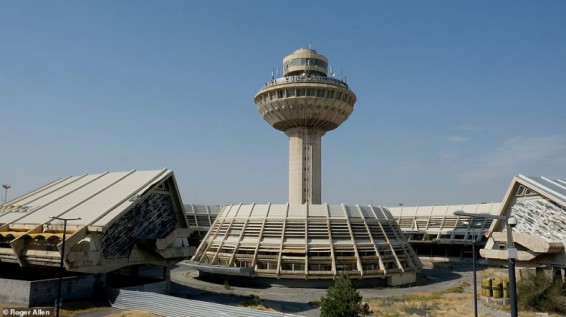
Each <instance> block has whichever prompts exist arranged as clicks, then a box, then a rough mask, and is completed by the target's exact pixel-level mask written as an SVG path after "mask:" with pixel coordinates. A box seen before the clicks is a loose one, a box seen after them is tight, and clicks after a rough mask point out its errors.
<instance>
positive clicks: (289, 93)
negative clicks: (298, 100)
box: [287, 89, 295, 97]
mask: <svg viewBox="0 0 566 317" xmlns="http://www.w3.org/2000/svg"><path fill="white" fill-rule="evenodd" d="M287 97H295V89H287Z"/></svg>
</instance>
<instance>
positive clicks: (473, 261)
mask: <svg viewBox="0 0 566 317" xmlns="http://www.w3.org/2000/svg"><path fill="white" fill-rule="evenodd" d="M472 230H473V231H472V239H473V240H472V271H473V272H474V317H478V281H477V277H476V272H477V270H476V262H477V259H476V231H475V223H474V221H472Z"/></svg>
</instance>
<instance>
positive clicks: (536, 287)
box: [517, 272, 566, 314]
mask: <svg viewBox="0 0 566 317" xmlns="http://www.w3.org/2000/svg"><path fill="white" fill-rule="evenodd" d="M517 302H518V304H519V307H521V309H525V310H534V311H541V312H548V313H559V314H565V313H566V285H564V283H563V282H562V281H561V280H560V279H553V278H552V277H551V276H549V275H547V274H545V273H542V272H538V273H536V274H529V275H527V276H526V277H524V278H522V279H521V280H520V281H519V282H518V283H517Z"/></svg>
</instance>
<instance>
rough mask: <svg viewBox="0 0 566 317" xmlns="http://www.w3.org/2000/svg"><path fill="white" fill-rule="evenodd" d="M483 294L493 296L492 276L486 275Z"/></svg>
mask: <svg viewBox="0 0 566 317" xmlns="http://www.w3.org/2000/svg"><path fill="white" fill-rule="evenodd" d="M481 295H482V296H484V297H491V296H492V293H491V278H490V277H484V278H483V281H482V282H481Z"/></svg>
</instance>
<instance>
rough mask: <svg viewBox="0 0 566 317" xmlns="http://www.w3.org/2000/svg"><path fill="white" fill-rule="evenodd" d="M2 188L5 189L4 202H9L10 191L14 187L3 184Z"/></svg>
mask: <svg viewBox="0 0 566 317" xmlns="http://www.w3.org/2000/svg"><path fill="white" fill-rule="evenodd" d="M2 187H4V202H5V203H6V202H8V189H9V188H10V187H12V185H10V184H2Z"/></svg>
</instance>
